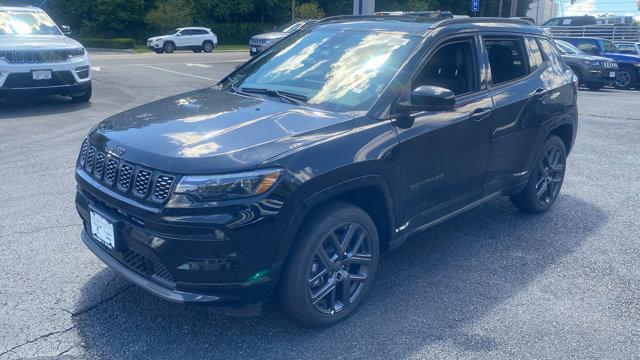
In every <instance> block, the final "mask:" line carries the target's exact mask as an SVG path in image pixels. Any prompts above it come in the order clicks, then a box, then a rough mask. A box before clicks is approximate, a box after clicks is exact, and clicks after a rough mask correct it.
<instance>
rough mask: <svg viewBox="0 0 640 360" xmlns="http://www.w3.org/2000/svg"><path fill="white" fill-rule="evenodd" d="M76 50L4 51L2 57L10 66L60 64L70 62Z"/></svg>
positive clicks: (0, 54)
mask: <svg viewBox="0 0 640 360" xmlns="http://www.w3.org/2000/svg"><path fill="white" fill-rule="evenodd" d="M78 51H79V49H76V50H3V51H0V57H4V59H5V61H6V62H8V63H9V64H38V63H60V62H65V61H67V60H69V58H70V57H71V54H72V53H76V54H77V53H78Z"/></svg>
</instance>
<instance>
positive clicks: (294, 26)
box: [249, 20, 317, 56]
mask: <svg viewBox="0 0 640 360" xmlns="http://www.w3.org/2000/svg"><path fill="white" fill-rule="evenodd" d="M316 21H317V20H296V21H292V22H290V23H288V24H286V25H285V26H283V27H282V29H281V30H280V31H274V32H269V33H264V34H259V35H255V36H253V37H251V40H249V53H250V54H251V56H255V55H258V54H259V53H261V52H262V51H263V50H264V49H266V48H268V47H270V46H271V45H273V44H275V43H277V42H278V41H280V40H282V39H283V38H284V37H285V36H287V35H289V34H291V33H293V32H296V31H298V30H300V29H302V28H303V27H305V26H307V25H309V24H313V23H315V22H316Z"/></svg>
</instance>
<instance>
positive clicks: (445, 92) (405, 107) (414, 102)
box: [397, 85, 456, 113]
mask: <svg viewBox="0 0 640 360" xmlns="http://www.w3.org/2000/svg"><path fill="white" fill-rule="evenodd" d="M455 105H456V95H455V94H454V93H453V91H451V90H449V89H445V88H441V87H439V86H431V85H423V86H419V87H417V88H415V89H414V90H413V91H412V92H411V100H410V101H409V102H402V103H399V104H398V105H397V106H398V108H399V110H400V111H401V112H403V113H409V112H412V111H446V110H453V108H454V107H455Z"/></svg>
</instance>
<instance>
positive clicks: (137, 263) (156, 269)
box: [122, 250, 176, 283]
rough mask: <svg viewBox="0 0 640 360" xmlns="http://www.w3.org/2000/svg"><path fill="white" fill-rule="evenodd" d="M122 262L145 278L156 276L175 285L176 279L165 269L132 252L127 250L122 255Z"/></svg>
mask: <svg viewBox="0 0 640 360" xmlns="http://www.w3.org/2000/svg"><path fill="white" fill-rule="evenodd" d="M122 260H123V261H124V263H125V264H126V265H127V266H129V267H130V268H131V269H133V270H134V271H136V272H138V273H139V274H140V275H144V276H147V277H153V276H157V277H159V278H160V279H163V280H166V281H169V282H172V283H175V281H176V279H175V278H174V277H173V275H171V273H170V272H169V270H167V268H166V267H165V266H164V265H162V264H160V263H158V262H155V261H153V260H150V259H148V258H146V257H144V256H142V255H140V254H138V253H137V252H135V251H133V250H128V251H127V252H125V253H124V254H122Z"/></svg>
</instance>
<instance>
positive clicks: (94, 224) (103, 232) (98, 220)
mask: <svg viewBox="0 0 640 360" xmlns="http://www.w3.org/2000/svg"><path fill="white" fill-rule="evenodd" d="M89 216H90V217H91V219H90V220H91V235H93V238H94V239H96V240H98V241H100V242H101V243H103V244H105V245H106V246H107V247H108V248H110V249H113V248H114V247H115V245H116V242H115V238H114V231H113V224H112V223H111V222H110V221H109V220H108V219H107V218H105V217H104V216H102V215H100V214H98V213H97V212H95V211H93V210H91V211H90V214H89Z"/></svg>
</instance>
